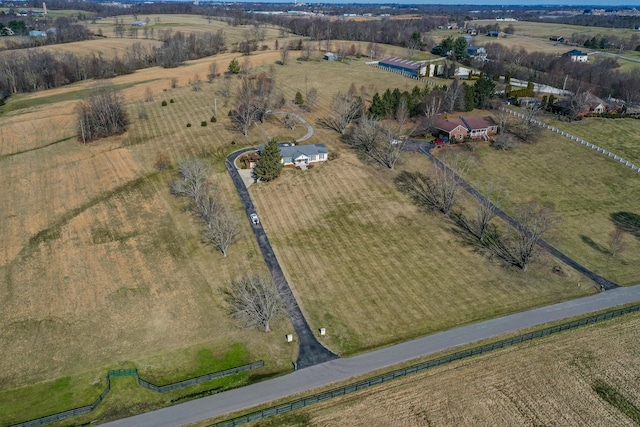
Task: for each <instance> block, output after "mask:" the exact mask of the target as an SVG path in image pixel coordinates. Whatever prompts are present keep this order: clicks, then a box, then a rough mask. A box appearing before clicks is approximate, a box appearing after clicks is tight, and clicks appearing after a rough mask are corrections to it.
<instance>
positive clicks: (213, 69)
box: [207, 62, 218, 83]
mask: <svg viewBox="0 0 640 427" xmlns="http://www.w3.org/2000/svg"><path fill="white" fill-rule="evenodd" d="M217 76H218V64H217V63H216V62H212V63H211V64H209V73H207V81H208V82H209V83H213V81H214V80H215V78H216V77H217Z"/></svg>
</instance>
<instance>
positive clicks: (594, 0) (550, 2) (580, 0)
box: [177, 0, 640, 8]
mask: <svg viewBox="0 0 640 427" xmlns="http://www.w3.org/2000/svg"><path fill="white" fill-rule="evenodd" d="M177 1H180V0H177ZM235 1H238V2H240V3H254V4H259V3H290V4H293V3H294V2H293V1H291V0H271V1H261V0H235ZM299 3H325V4H327V3H335V4H354V3H355V4H380V5H382V4H385V5H392V4H399V5H403V6H405V5H446V6H452V5H465V6H478V7H482V6H493V7H495V6H502V7H504V8H508V7H509V6H530V7H536V6H555V7H557V6H566V7H572V8H576V7H577V8H580V7H583V6H584V7H590V8H592V7H601V8H611V7H621V6H625V7H640V4H639V3H638V2H631V1H629V0H609V1H607V2H606V3H603V1H602V0H576V1H567V0H542V1H539V2H531V1H526V0H507V2H505V1H502V0H476V1H472V0H434V1H429V0H423V1H416V0H397V1H393V2H390V1H389V0H331V1H326V0H325V1H322V0H301V1H299Z"/></svg>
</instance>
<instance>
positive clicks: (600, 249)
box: [580, 235, 609, 255]
mask: <svg viewBox="0 0 640 427" xmlns="http://www.w3.org/2000/svg"><path fill="white" fill-rule="evenodd" d="M580 239H581V240H582V241H583V242H584V243H586V244H587V245H588V246H589V247H591V248H592V249H595V250H596V251H598V252H600V253H601V254H605V255H609V250H608V249H607V248H605V247H604V246H600V245H599V244H598V243H596V242H594V241H593V240H592V239H591V237H589V236H584V235H580Z"/></svg>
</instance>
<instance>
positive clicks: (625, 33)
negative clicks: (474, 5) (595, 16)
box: [474, 20, 637, 40]
mask: <svg viewBox="0 0 640 427" xmlns="http://www.w3.org/2000/svg"><path fill="white" fill-rule="evenodd" d="M495 23H496V21H494V20H478V21H474V24H475V25H488V24H495ZM499 24H500V27H501V28H505V27H507V26H508V25H511V26H513V28H514V29H515V34H516V35H519V36H528V37H535V38H541V39H546V40H548V39H549V37H551V36H563V37H566V38H569V39H570V38H571V36H572V35H573V34H580V35H588V36H590V37H593V36H598V35H600V36H609V35H611V36H616V37H621V38H630V37H631V36H632V35H633V34H635V33H637V31H634V30H632V29H631V28H609V27H607V28H605V27H595V26H588V27H587V26H582V25H569V24H556V23H548V22H527V21H508V22H499Z"/></svg>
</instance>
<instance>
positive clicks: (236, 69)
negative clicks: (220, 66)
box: [229, 58, 240, 74]
mask: <svg viewBox="0 0 640 427" xmlns="http://www.w3.org/2000/svg"><path fill="white" fill-rule="evenodd" d="M229 72H230V73H231V74H238V73H240V63H239V62H238V60H237V59H235V58H234V59H232V60H231V62H230V63H229Z"/></svg>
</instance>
